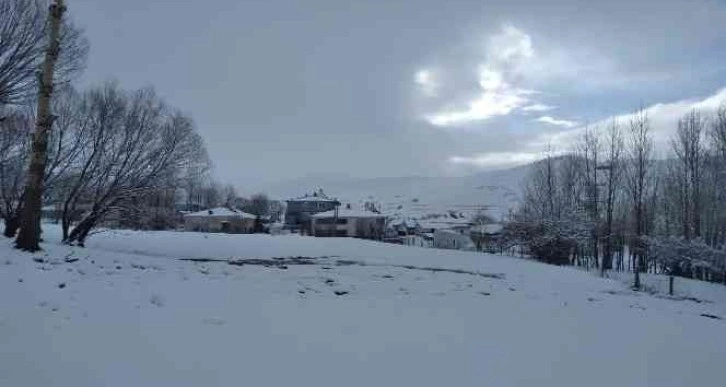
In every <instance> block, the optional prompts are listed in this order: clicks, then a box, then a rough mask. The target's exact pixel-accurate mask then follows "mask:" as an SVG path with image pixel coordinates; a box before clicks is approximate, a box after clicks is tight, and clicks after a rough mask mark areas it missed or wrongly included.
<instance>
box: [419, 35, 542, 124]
mask: <svg viewBox="0 0 726 387" xmlns="http://www.w3.org/2000/svg"><path fill="white" fill-rule="evenodd" d="M533 56H534V48H533V46H532V39H531V37H530V36H529V35H527V34H526V33H524V32H522V31H521V30H519V29H517V28H515V27H513V26H504V27H503V28H502V30H501V31H500V32H499V33H497V34H495V35H494V36H492V37H491V38H490V39H489V41H488V44H487V53H486V59H485V61H484V63H483V64H481V65H480V67H479V72H478V83H479V88H480V89H481V93H480V94H479V96H478V97H476V98H474V99H473V100H471V101H469V102H468V103H466V108H463V109H453V110H448V111H441V112H437V113H434V114H430V115H426V117H425V118H426V119H427V120H428V121H429V122H430V123H431V124H433V125H436V126H451V125H458V124H464V123H468V122H471V121H482V120H488V119H490V118H492V117H496V116H506V115H509V114H511V113H512V112H514V111H515V110H517V109H519V108H522V107H524V106H527V105H530V102H531V97H530V96H531V95H533V94H534V93H535V92H534V91H532V90H529V89H526V88H523V87H521V86H520V85H518V82H517V81H518V78H519V75H518V74H520V73H522V71H523V69H524V67H525V66H526V64H527V62H528V61H529V60H530V59H532V58H533Z"/></svg>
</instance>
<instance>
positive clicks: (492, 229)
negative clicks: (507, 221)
mask: <svg viewBox="0 0 726 387" xmlns="http://www.w3.org/2000/svg"><path fill="white" fill-rule="evenodd" d="M503 228H504V227H503V226H502V225H501V224H500V223H490V224H479V225H476V226H473V227H472V228H471V230H472V231H474V232H479V233H483V234H496V233H499V232H501V231H502V229H503Z"/></svg>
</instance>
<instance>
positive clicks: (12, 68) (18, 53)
mask: <svg viewBox="0 0 726 387" xmlns="http://www.w3.org/2000/svg"><path fill="white" fill-rule="evenodd" d="M44 26H45V15H44V12H43V10H42V7H41V6H40V2H38V1H31V0H0V105H5V104H20V103H23V102H26V101H27V98H28V96H29V95H30V94H32V92H33V89H37V85H36V84H35V77H36V75H35V74H36V71H37V70H38V68H39V64H40V58H42V54H43V43H44V41H45V40H44V36H43V34H44V29H45V27H44Z"/></svg>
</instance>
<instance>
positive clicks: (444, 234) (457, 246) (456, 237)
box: [434, 229, 476, 250]
mask: <svg viewBox="0 0 726 387" xmlns="http://www.w3.org/2000/svg"><path fill="white" fill-rule="evenodd" d="M434 248H437V249H452V250H474V249H475V248H476V246H475V245H474V242H473V241H472V240H471V237H470V236H469V233H467V232H461V231H457V230H452V229H437V230H436V231H434Z"/></svg>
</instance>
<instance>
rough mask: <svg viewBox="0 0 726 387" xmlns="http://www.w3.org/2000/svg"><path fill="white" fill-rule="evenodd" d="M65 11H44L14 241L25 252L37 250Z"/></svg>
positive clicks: (60, 3)
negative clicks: (33, 117)
mask: <svg viewBox="0 0 726 387" xmlns="http://www.w3.org/2000/svg"><path fill="white" fill-rule="evenodd" d="M65 10H66V7H65V4H64V0H54V2H53V3H52V4H51V5H50V7H49V12H48V28H49V29H48V46H47V48H46V51H45V61H44V63H43V68H42V73H41V75H40V79H39V85H38V121H37V123H36V129H35V133H34V134H33V144H32V151H31V154H30V165H29V167H28V178H27V182H26V186H25V196H24V199H25V202H24V204H23V212H22V214H21V220H20V224H21V226H20V232H19V233H18V237H17V239H16V240H15V246H16V247H17V248H19V249H22V250H27V251H38V250H40V245H39V243H40V215H41V208H42V205H43V202H42V197H43V178H44V177H45V163H46V154H47V151H48V135H49V132H50V130H51V127H52V126H53V115H52V112H51V108H50V102H51V96H52V94H53V72H54V69H55V64H56V62H57V60H58V54H59V53H60V26H61V21H62V19H63V13H64V12H65Z"/></svg>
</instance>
